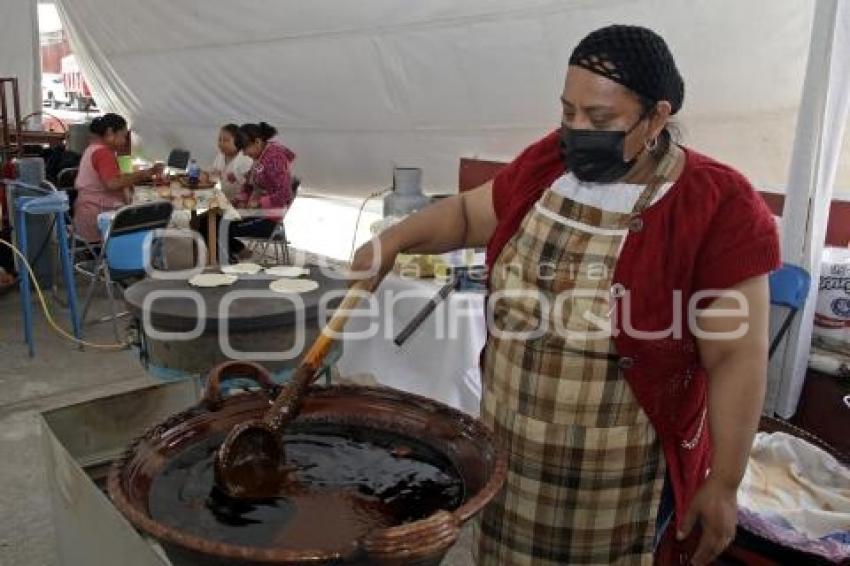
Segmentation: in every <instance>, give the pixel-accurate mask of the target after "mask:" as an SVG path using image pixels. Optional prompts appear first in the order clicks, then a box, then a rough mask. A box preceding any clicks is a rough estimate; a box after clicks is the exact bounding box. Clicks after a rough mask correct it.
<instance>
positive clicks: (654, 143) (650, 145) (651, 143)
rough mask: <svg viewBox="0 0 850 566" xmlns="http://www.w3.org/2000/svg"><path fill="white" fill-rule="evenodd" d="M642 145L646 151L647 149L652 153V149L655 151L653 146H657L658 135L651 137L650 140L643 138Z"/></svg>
mask: <svg viewBox="0 0 850 566" xmlns="http://www.w3.org/2000/svg"><path fill="white" fill-rule="evenodd" d="M643 147H645V148H646V151H648V152H650V153H652V152H653V151H655V148H657V147H658V136H655V137H654V138H652V139H651V140H645V141H644V142H643Z"/></svg>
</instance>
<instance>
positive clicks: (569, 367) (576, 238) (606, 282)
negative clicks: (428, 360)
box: [474, 178, 665, 566]
mask: <svg viewBox="0 0 850 566" xmlns="http://www.w3.org/2000/svg"><path fill="white" fill-rule="evenodd" d="M660 184H661V179H660V178H656V180H655V181H653V182H652V183H651V184H649V185H648V186H647V187H646V188H645V189H644V190H643V191H642V193H641V195H640V197H639V198H638V201H637V203H636V204H635V206H634V209H633V210H632V214H623V213H618V212H610V211H605V210H601V209H599V208H596V207H593V206H589V205H585V204H581V203H578V202H575V201H573V200H571V199H568V198H565V197H563V196H560V195H559V194H557V193H556V192H554V191H553V190H552V189H549V190H547V191H546V192H545V193H544V195H543V197H542V198H541V200H540V201H539V202H538V203H537V204H536V205H535V206H534V207H533V208H532V209H531V210H530V211H529V213H528V214H527V215H526V217H525V219H524V220H523V222H522V225H521V227H520V229H519V230H518V231H517V233H516V234H515V235H514V237H513V238H512V239H511V241H510V242H509V243H508V244H507V245H506V246H505V248H504V249H503V251H502V252H501V254H500V255H499V257H498V259H497V260H496V263H495V265H494V266H493V271H492V273H491V294H490V296H489V299H488V301H489V306H490V309H492V310H491V312H490V313H489V314H490V316H491V317H492V318H491V320H490V336H489V339H488V341H487V346H486V347H485V351H484V378H483V386H484V387H483V396H482V401H481V418H482V419H483V420H484V422H485V424H487V426H489V427H490V428H491V429H492V430H493V431H494V432H495V434H496V436H497V437H498V438H499V440H500V441H501V442H502V443H503V445H504V446H505V447H506V448H507V449H508V451H509V465H508V468H509V469H508V477H507V482H506V485H505V489H504V490H503V491H502V493H501V494H500V495H499V496H498V497H497V498H496V499H495V500H494V501H493V503H491V504H490V505H489V506H488V507H487V508H486V509H485V510H484V512H483V513H482V515H481V517H480V519H479V521H478V522H477V524H476V529H475V536H476V542H475V545H474V549H475V550H474V553H475V558H476V563H477V564H482V565H511V566H515V565H516V566H518V565H522V564H535V565H549V564H652V550H653V540H654V537H655V534H656V533H655V520H656V515H657V512H658V506H659V501H660V499H661V493H662V488H663V485H664V475H665V463H664V457H663V454H662V451H661V445H660V442H659V440H658V438H657V437H656V434H655V431H654V429H653V427H652V426H651V424H650V422H649V419H648V418H647V416H646V414H645V413H644V412H643V410H642V409H641V407H640V405H639V404H638V402H637V400H636V399H635V397H634V395H633V393H632V391H631V389H630V388H629V386H628V384H627V383H626V380H625V378H624V377H623V375H622V373H621V371H622V369H624V368H626V367H628V365H627V364H628V363H630V362H631V360H629V359H628V358H619V356H617V354H616V351H615V349H614V345H613V340H612V337H611V326H612V321H611V317H610V315H611V312H612V309H613V305H614V303H613V301H615V300H617V297H618V295H620V294H621V293H622V291H623V290H622V289H619V288H617V287H618V286H616V285H615V286H613V287H612V278H613V274H614V268H615V264H616V261H617V257H618V256H619V253H620V250H621V248H622V246H623V243H624V242H625V237H626V235H627V234H628V231H629V229H633V230H640V229H641V226H642V225H640V224H636V223H640V222H641V220H640V219H639V218H637V216H636V214H637V213H640V212H642V211H643V209H645V208H646V207H647V206H648V205H649V204H650V203H651V202H652V199H653V197H654V195H655V194H656V192H657V190H658V188H659V186H660ZM603 190H604V189H603ZM633 215H634V217H633Z"/></svg>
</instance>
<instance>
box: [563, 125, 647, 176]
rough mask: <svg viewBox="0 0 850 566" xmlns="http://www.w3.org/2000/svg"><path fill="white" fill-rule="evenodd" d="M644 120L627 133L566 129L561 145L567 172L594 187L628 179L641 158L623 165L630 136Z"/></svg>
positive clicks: (635, 158)
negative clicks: (593, 184) (631, 170)
mask: <svg viewBox="0 0 850 566" xmlns="http://www.w3.org/2000/svg"><path fill="white" fill-rule="evenodd" d="M644 117H645V116H641V117H640V118H639V119H638V121H637V122H635V125H634V126H632V127H631V128H629V129H628V130H627V131H623V130H612V131H605V130H575V129H573V128H568V127H567V126H564V125H562V126H561V141H560V144H559V145H560V149H561V159H563V160H564V165H565V166H566V167H567V171H570V172H571V173H572V174H574V175H575V176H576V177H578V179H579V180H580V181H589V182H594V183H611V182H613V181H616V180H617V179H620V178H622V177H624V176H625V175H626V173H628V172H629V170H630V169H631V168H632V166H634V164H635V161H637V155H636V156H635V157H633V158H632V159H630V160H629V161H623V151H624V149H625V147H626V136H627V135H629V134H630V133H631V132H632V130H634V129H635V128H636V127H637V126H638V124H640V123H641V122H642V121H643V119H644Z"/></svg>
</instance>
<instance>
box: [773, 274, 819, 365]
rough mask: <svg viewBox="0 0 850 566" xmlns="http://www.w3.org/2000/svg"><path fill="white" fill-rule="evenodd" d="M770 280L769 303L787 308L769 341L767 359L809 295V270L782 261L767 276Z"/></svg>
mask: <svg viewBox="0 0 850 566" xmlns="http://www.w3.org/2000/svg"><path fill="white" fill-rule="evenodd" d="M769 282H770V304H771V305H775V306H780V307H785V308H787V309H788V314H787V315H786V316H785V320H783V321H782V325H781V326H780V327H779V331H777V333H776V336H774V337H773V340H772V341H771V342H770V349H769V350H768V354H767V359H770V358H772V357H773V353H774V352H776V349H777V348H778V347H779V343H780V342H782V338H783V337H784V336H785V334H787V332H788V329H789V328H791V323H792V322H794V317H795V316H797V312H798V311H799V310H800V309H801V308H802V307H803V305H804V304H805V303H806V297H807V296H808V295H809V288H810V286H811V282H812V278H811V276H810V275H809V272H808V271H806V270H805V269H803V268H802V267H799V266H797V265H791V264H790V263H783V264H782V267H780V268H779V269H777V270H776V271H774V272H773V273H771V274H770V276H769Z"/></svg>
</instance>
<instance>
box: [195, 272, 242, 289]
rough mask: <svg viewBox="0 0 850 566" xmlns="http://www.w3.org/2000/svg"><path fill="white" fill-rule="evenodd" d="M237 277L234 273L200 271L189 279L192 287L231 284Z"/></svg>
mask: <svg viewBox="0 0 850 566" xmlns="http://www.w3.org/2000/svg"><path fill="white" fill-rule="evenodd" d="M237 279H239V278H238V277H236V276H235V275H227V274H225V273H200V274H198V275H195V276H194V277H192V278H191V279H189V285H191V286H192V287H224V286H227V285H233V284H234V283H236V280H237Z"/></svg>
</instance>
